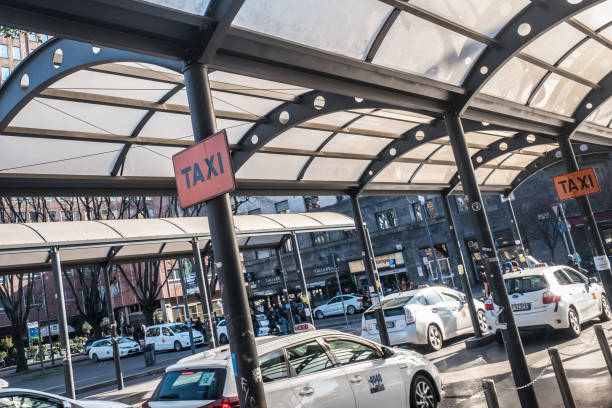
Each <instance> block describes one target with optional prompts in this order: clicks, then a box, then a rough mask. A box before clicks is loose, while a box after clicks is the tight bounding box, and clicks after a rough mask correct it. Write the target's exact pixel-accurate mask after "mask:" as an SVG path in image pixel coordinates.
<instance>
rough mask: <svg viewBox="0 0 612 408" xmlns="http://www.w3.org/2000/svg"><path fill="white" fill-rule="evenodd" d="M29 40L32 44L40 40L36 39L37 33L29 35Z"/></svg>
mask: <svg viewBox="0 0 612 408" xmlns="http://www.w3.org/2000/svg"><path fill="white" fill-rule="evenodd" d="M28 39H29V40H30V41H32V42H38V38H36V34H35V33H30V34H28Z"/></svg>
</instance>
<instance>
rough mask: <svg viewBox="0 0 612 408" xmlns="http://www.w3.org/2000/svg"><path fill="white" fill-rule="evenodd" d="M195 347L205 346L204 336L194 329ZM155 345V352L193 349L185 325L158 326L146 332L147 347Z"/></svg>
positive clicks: (168, 324)
mask: <svg viewBox="0 0 612 408" xmlns="http://www.w3.org/2000/svg"><path fill="white" fill-rule="evenodd" d="M192 333H193V342H194V344H195V345H200V344H204V335H203V334H202V333H201V332H200V331H198V330H196V329H193V328H192ZM146 344H153V345H155V351H159V350H174V351H181V350H182V349H184V348H187V347H191V343H190V340H189V328H188V327H187V325H185V324H183V323H167V324H156V325H154V326H150V327H148V328H147V331H146V332H145V345H146Z"/></svg>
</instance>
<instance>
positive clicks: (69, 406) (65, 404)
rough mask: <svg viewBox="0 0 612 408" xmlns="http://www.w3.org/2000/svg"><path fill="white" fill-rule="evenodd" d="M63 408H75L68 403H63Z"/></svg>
mask: <svg viewBox="0 0 612 408" xmlns="http://www.w3.org/2000/svg"><path fill="white" fill-rule="evenodd" d="M62 407H63V408H73V406H72V404H71V403H70V402H68V401H62Z"/></svg>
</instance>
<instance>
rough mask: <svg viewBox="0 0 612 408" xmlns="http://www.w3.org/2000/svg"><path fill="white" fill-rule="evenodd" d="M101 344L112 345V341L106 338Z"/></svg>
mask: <svg viewBox="0 0 612 408" xmlns="http://www.w3.org/2000/svg"><path fill="white" fill-rule="evenodd" d="M100 345H101V346H110V345H111V342H110V340H104V341H103V342H102V344H100Z"/></svg>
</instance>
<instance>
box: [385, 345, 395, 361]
mask: <svg viewBox="0 0 612 408" xmlns="http://www.w3.org/2000/svg"><path fill="white" fill-rule="evenodd" d="M382 354H383V355H382V358H383V359H385V358H390V357H393V356H394V355H395V353H394V352H393V350H391V349H390V348H389V347H383V348H382Z"/></svg>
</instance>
